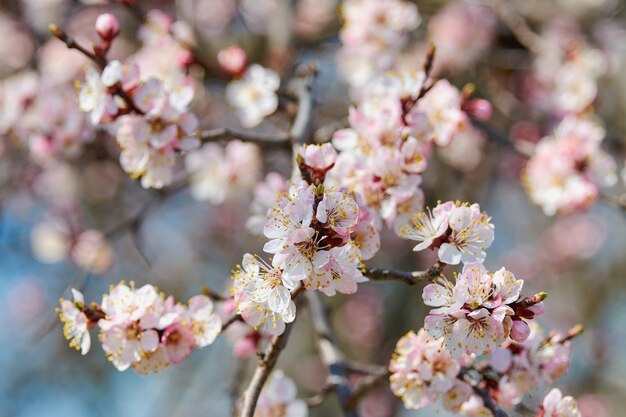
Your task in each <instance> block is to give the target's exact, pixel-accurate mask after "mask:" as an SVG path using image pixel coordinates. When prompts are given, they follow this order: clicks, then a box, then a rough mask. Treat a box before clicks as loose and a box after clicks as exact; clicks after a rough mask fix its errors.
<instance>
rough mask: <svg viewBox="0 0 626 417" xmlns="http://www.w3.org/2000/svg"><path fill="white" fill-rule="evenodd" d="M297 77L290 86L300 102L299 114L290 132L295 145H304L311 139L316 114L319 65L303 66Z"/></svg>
mask: <svg viewBox="0 0 626 417" xmlns="http://www.w3.org/2000/svg"><path fill="white" fill-rule="evenodd" d="M296 75H297V78H295V79H293V80H292V81H291V82H290V83H289V86H288V90H289V92H290V93H291V94H292V95H293V96H294V97H296V99H297V101H298V112H297V113H296V117H295V119H294V121H293V124H292V125H291V129H290V130H289V138H290V139H291V140H292V143H293V144H294V145H296V144H298V145H303V144H305V143H307V142H309V141H310V139H311V138H310V136H311V129H312V127H313V113H314V112H315V99H314V97H313V83H314V81H315V78H316V76H317V65H316V64H315V63H310V64H308V65H303V66H301V67H300V68H299V69H298V70H297V71H296Z"/></svg>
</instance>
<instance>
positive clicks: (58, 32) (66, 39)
mask: <svg viewBox="0 0 626 417" xmlns="http://www.w3.org/2000/svg"><path fill="white" fill-rule="evenodd" d="M48 30H50V33H51V34H52V35H53V36H55V37H56V38H58V39H59V40H60V41H61V42H63V43H65V45H66V46H67V47H68V48H69V49H76V50H77V51H79V52H80V53H82V54H83V55H85V56H86V57H87V58H89V59H91V60H92V61H93V62H95V63H96V64H97V65H98V66H99V67H100V70H101V71H102V70H103V69H104V68H105V67H106V66H107V65H108V63H109V61H108V60H107V59H106V57H105V56H104V55H97V54H95V53H93V52H89V51H88V50H87V49H86V48H84V47H83V46H81V45H80V44H79V43H78V42H76V40H74V38H72V37H70V36H69V35H68V34H67V33H65V32H64V31H63V30H62V29H61V28H60V27H58V26H57V25H55V24H53V23H51V24H50V25H49V26H48ZM113 88H114V90H113V94H115V95H117V96H118V97H120V98H121V99H122V101H124V104H126V107H127V108H128V109H129V110H130V111H132V112H134V113H137V114H141V115H144V114H145V112H144V111H143V110H141V109H140V108H138V107H137V106H136V105H135V103H134V102H133V100H132V98H131V97H130V96H129V95H128V93H127V92H126V91H124V89H123V88H122V87H121V86H120V85H119V84H117V85H116V86H114V87H113Z"/></svg>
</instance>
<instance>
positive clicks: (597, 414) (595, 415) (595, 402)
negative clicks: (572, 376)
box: [577, 394, 609, 417]
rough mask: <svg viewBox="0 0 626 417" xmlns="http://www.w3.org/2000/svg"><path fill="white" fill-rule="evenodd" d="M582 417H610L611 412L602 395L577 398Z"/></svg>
mask: <svg viewBox="0 0 626 417" xmlns="http://www.w3.org/2000/svg"><path fill="white" fill-rule="evenodd" d="M577 401H578V409H579V410H580V415H581V417H608V416H609V410H608V407H607V406H606V401H605V400H604V398H603V397H602V396H601V395H597V394H587V395H581V396H580V397H578V398H577Z"/></svg>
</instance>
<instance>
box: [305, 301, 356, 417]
mask: <svg viewBox="0 0 626 417" xmlns="http://www.w3.org/2000/svg"><path fill="white" fill-rule="evenodd" d="M306 297H307V301H308V306H309V310H310V312H311V320H312V321H313V328H314V330H315V338H316V342H317V347H318V349H319V352H320V356H321V358H322V361H323V362H324V364H325V365H326V367H327V368H328V372H329V377H328V384H327V385H328V386H331V387H333V390H334V391H335V392H336V393H337V397H338V398H339V404H340V405H341V409H342V410H343V412H344V414H345V415H346V416H347V417H358V414H357V412H356V411H355V410H354V408H353V407H351V403H350V399H351V398H352V390H351V389H350V386H349V381H348V368H347V366H346V363H345V359H344V357H343V353H342V352H341V351H340V350H339V349H338V348H337V345H336V341H335V336H334V335H333V333H332V330H331V328H330V325H329V323H328V316H327V314H326V311H325V309H324V306H323V304H322V300H321V299H320V296H319V294H318V293H315V292H309V293H307V295H306Z"/></svg>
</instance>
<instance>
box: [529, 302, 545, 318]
mask: <svg viewBox="0 0 626 417" xmlns="http://www.w3.org/2000/svg"><path fill="white" fill-rule="evenodd" d="M528 309H529V310H530V311H532V312H533V313H534V314H535V316H540V315H542V314H543V313H544V312H545V311H546V305H545V304H544V303H543V301H542V302H540V303H537V304H535V305H532V306H530V307H528Z"/></svg>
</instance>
